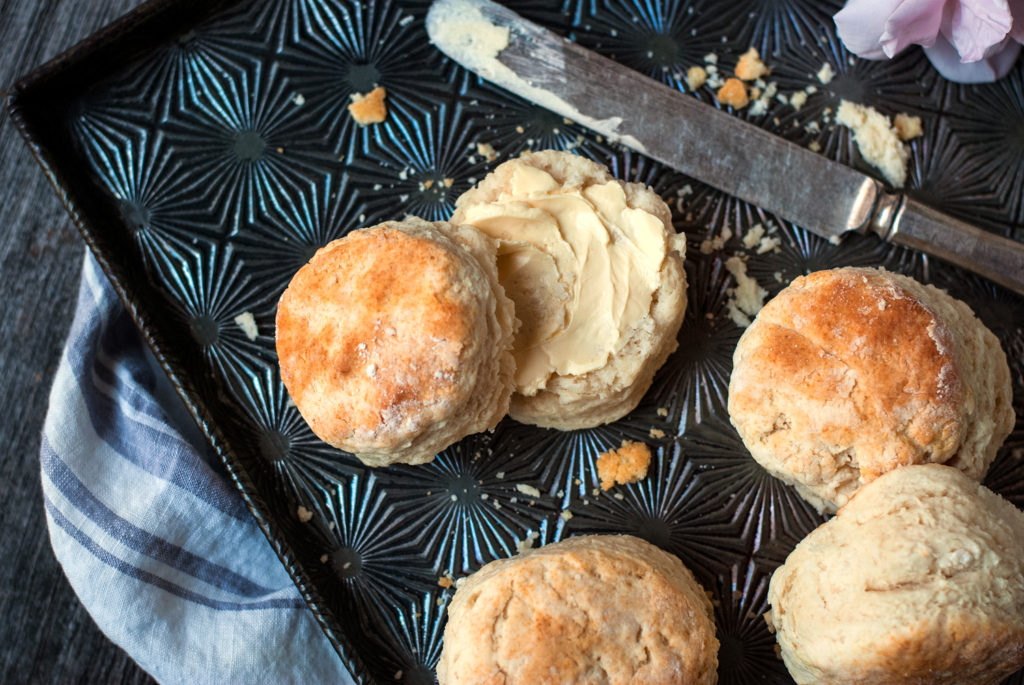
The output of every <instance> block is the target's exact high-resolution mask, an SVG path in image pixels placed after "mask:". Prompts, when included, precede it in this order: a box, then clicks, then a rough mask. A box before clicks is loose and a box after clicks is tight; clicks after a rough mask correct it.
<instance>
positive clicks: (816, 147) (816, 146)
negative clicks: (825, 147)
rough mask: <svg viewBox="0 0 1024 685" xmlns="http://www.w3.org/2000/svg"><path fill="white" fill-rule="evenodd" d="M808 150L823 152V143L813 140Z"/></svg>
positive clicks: (808, 145)
mask: <svg viewBox="0 0 1024 685" xmlns="http://www.w3.org/2000/svg"><path fill="white" fill-rule="evenodd" d="M807 149H808V150H810V151H811V152H821V143H819V142H818V141H816V140H812V141H811V142H810V143H808V144H807Z"/></svg>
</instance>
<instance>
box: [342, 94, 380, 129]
mask: <svg viewBox="0 0 1024 685" xmlns="http://www.w3.org/2000/svg"><path fill="white" fill-rule="evenodd" d="M387 94H388V93H387V91H386V90H385V89H384V87H383V86H377V87H376V88H374V89H373V90H371V91H370V92H369V93H366V94H365V95H364V94H362V93H352V104H350V105H349V106H348V113H349V114H351V115H352V118H353V119H354V120H355V122H356V123H357V124H359V125H360V126H367V125H369V124H379V123H381V122H382V121H384V120H385V119H387V118H388V108H387V106H386V105H385V104H384V98H385V97H387Z"/></svg>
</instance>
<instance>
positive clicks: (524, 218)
mask: <svg viewBox="0 0 1024 685" xmlns="http://www.w3.org/2000/svg"><path fill="white" fill-rule="evenodd" d="M634 192H635V191H634V190H633V189H632V188H630V187H629V186H628V185H627V184H625V183H623V182H621V181H618V180H616V179H614V178H612V177H611V175H610V174H609V173H608V170H607V169H606V168H605V167H602V166H601V165H599V164H597V163H595V162H592V161H590V160H587V159H584V158H581V157H578V156H576V155H572V154H569V153H564V152H555V151H545V152H540V153H527V154H524V155H523V156H522V157H520V158H518V159H514V160H511V161H508V162H505V163H504V164H501V165H500V166H498V168H497V169H495V170H494V172H492V173H491V174H490V175H489V176H488V177H487V178H486V179H485V180H484V181H483V182H481V183H480V185H479V186H478V187H477V188H475V189H472V190H470V191H468V192H466V193H465V194H464V195H463V196H462V197H460V198H459V200H458V202H457V210H456V213H455V216H454V217H453V218H452V221H453V222H454V223H465V224H469V225H472V226H475V227H476V228H478V229H479V230H481V231H483V232H484V233H486V234H487V235H488V236H490V237H492V238H495V239H496V240H498V241H499V249H498V272H499V280H500V281H501V284H502V285H503V286H504V288H505V290H506V292H507V293H508V295H509V297H510V298H511V299H512V300H513V301H514V302H515V303H516V316H517V317H518V318H519V320H520V321H521V322H522V325H521V327H520V329H519V332H518V334H517V336H516V340H515V345H514V354H515V357H516V377H515V378H516V391H517V392H519V393H522V394H524V395H535V394H536V393H537V392H538V391H540V390H542V389H544V388H545V387H546V385H547V383H548V380H549V379H550V378H551V377H552V376H555V375H561V376H572V375H581V374H585V373H587V372H589V371H593V370H595V369H600V368H602V367H604V366H605V365H606V364H607V363H608V360H609V359H610V358H611V357H612V356H613V355H615V354H616V353H617V352H618V351H619V350H620V349H621V348H622V347H623V346H624V345H625V344H626V341H627V340H628V339H629V337H630V332H631V331H632V330H633V329H634V328H635V327H636V326H638V325H640V323H641V322H642V321H643V320H644V319H645V317H648V316H649V315H650V312H651V308H652V305H653V302H654V301H655V295H654V294H655V292H656V291H657V289H658V287H659V283H660V272H661V270H662V268H663V266H664V264H665V262H666V255H667V254H668V252H669V251H670V250H672V249H677V248H678V249H679V251H680V252H681V251H682V249H685V248H679V246H678V245H677V242H678V241H674V240H673V241H670V236H672V237H673V238H674V237H675V234H674V233H673V231H672V229H671V217H670V215H669V213H668V208H667V207H664V208H663V211H661V210H662V207H658V208H657V209H652V208H650V207H648V206H641V205H640V204H639V203H638V202H636V201H635V199H634V197H633V195H634ZM658 201H659V202H660V198H659V199H658ZM661 205H664V203H663V202H662V203H661Z"/></svg>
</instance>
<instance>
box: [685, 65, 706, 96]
mask: <svg viewBox="0 0 1024 685" xmlns="http://www.w3.org/2000/svg"><path fill="white" fill-rule="evenodd" d="M707 80H708V72H707V71H705V69H704V67H698V66H692V67H690V68H689V69H687V70H686V86H687V87H688V88H689V89H690V90H697V89H698V88H700V87H701V86H703V85H704V84H705V83H707Z"/></svg>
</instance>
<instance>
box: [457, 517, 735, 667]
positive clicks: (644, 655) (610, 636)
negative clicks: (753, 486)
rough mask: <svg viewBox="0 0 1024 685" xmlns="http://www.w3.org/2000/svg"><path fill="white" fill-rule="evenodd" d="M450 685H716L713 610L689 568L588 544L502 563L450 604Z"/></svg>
mask: <svg viewBox="0 0 1024 685" xmlns="http://www.w3.org/2000/svg"><path fill="white" fill-rule="evenodd" d="M448 612H449V623H448V628H447V629H446V631H445V642H444V650H443V652H442V655H441V660H440V663H439V664H438V677H439V680H440V682H441V683H442V684H443V685H456V684H463V683H506V684H508V685H512V684H517V683H519V684H523V685H526V684H528V683H530V684H532V683H594V684H612V683H614V684H622V685H626V684H627V683H650V684H652V685H653V684H655V683H658V684H660V683H694V684H695V685H696V684H701V683H713V682H715V672H716V666H717V651H718V642H717V640H716V639H715V628H714V622H713V621H712V618H711V616H712V607H711V603H710V601H709V600H708V598H707V596H706V595H705V594H704V592H703V590H701V588H700V586H699V585H698V584H697V582H696V581H695V580H694V578H693V576H692V574H691V573H690V572H689V570H687V569H686V567H685V566H683V564H682V562H681V561H679V559H677V558H675V557H673V556H671V555H669V554H667V553H665V552H663V551H662V550H660V549H658V548H657V547H654V546H653V545H651V544H649V543H647V542H645V541H643V540H640V539H638V538H634V537H630V536H611V535H609V536H582V537H576V538H571V539H569V540H565V541H562V542H559V543H555V544H552V545H547V546H545V547H543V548H541V549H537V550H531V551H529V552H526V553H524V554H521V555H520V556H518V557H513V558H511V559H504V560H500V561H496V562H492V563H490V564H488V565H487V566H485V567H484V568H482V569H481V570H480V571H478V572H477V573H475V574H474V575H473V576H471V577H470V578H469V579H468V580H467V581H466V582H464V583H463V584H462V585H460V586H459V589H458V592H456V594H455V597H454V598H453V600H452V602H451V603H450V605H449V609H448Z"/></svg>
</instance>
